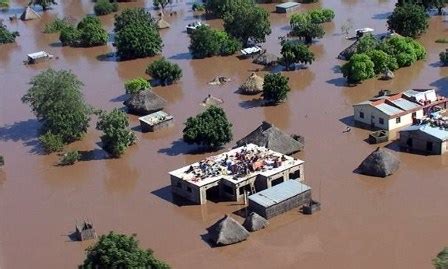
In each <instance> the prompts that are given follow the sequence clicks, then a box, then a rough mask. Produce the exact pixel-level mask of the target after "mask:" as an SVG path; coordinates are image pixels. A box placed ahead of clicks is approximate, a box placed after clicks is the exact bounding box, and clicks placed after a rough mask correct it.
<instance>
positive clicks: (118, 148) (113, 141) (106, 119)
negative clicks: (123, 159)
mask: <svg viewBox="0 0 448 269" xmlns="http://www.w3.org/2000/svg"><path fill="white" fill-rule="evenodd" d="M128 127H129V121H128V117H127V116H126V114H125V113H124V112H123V111H120V110H118V109H117V108H115V109H114V110H112V111H111V112H109V113H105V112H104V111H101V112H100V113H99V120H98V122H97V125H96V129H98V130H100V131H103V133H104V134H103V135H102V136H101V142H102V147H103V149H104V150H105V151H106V152H107V153H109V154H110V155H111V156H112V157H114V158H119V157H120V156H121V155H122V154H123V153H124V152H125V151H126V149H127V148H128V147H129V146H130V145H132V144H134V143H135V139H136V137H135V134H134V133H133V132H132V131H131V130H129V128H128Z"/></svg>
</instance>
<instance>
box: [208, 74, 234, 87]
mask: <svg viewBox="0 0 448 269" xmlns="http://www.w3.org/2000/svg"><path fill="white" fill-rule="evenodd" d="M230 80H231V79H230V78H228V77H223V76H217V77H215V78H214V79H213V80H211V81H210V82H209V83H208V84H209V85H224V84H226V83H227V82H229V81H230Z"/></svg>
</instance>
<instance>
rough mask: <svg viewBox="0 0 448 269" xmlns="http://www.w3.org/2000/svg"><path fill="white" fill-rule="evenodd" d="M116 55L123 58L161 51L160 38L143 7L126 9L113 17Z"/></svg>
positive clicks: (133, 57)
mask: <svg viewBox="0 0 448 269" xmlns="http://www.w3.org/2000/svg"><path fill="white" fill-rule="evenodd" d="M115 34H116V36H115V45H116V47H117V55H118V56H119V57H120V58H121V59H123V60H125V59H135V58H144V57H148V56H154V55H156V54H158V53H160V52H161V51H162V47H163V44H162V39H161V38H160V35H159V31H158V30H157V27H156V25H155V23H154V20H153V19H152V18H151V14H150V13H149V12H147V11H145V10H144V9H143V8H135V9H126V10H124V11H123V12H122V13H121V14H120V15H118V16H116V17H115Z"/></svg>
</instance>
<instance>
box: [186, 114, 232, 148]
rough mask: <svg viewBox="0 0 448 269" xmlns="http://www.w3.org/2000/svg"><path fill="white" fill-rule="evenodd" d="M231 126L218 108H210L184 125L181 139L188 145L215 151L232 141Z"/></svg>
mask: <svg viewBox="0 0 448 269" xmlns="http://www.w3.org/2000/svg"><path fill="white" fill-rule="evenodd" d="M232 137H233V136H232V124H231V123H230V122H229V121H228V120H227V117H226V113H225V112H224V110H223V109H222V108H220V107H216V106H210V107H209V108H207V110H205V111H204V112H202V113H201V114H199V115H197V116H196V117H190V118H188V119H187V122H186V123H185V128H184V130H183V139H184V141H185V142H186V143H188V144H197V145H200V146H206V147H208V148H212V149H216V148H219V147H221V146H223V145H224V144H226V143H228V142H230V141H232Z"/></svg>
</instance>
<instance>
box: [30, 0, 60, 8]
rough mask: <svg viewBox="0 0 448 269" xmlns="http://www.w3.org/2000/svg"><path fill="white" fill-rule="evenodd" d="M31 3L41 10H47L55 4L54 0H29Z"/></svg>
mask: <svg viewBox="0 0 448 269" xmlns="http://www.w3.org/2000/svg"><path fill="white" fill-rule="evenodd" d="M31 4H33V5H38V6H41V7H42V8H43V10H48V9H50V8H51V6H52V5H57V4H58V3H56V1H55V0H31Z"/></svg>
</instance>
